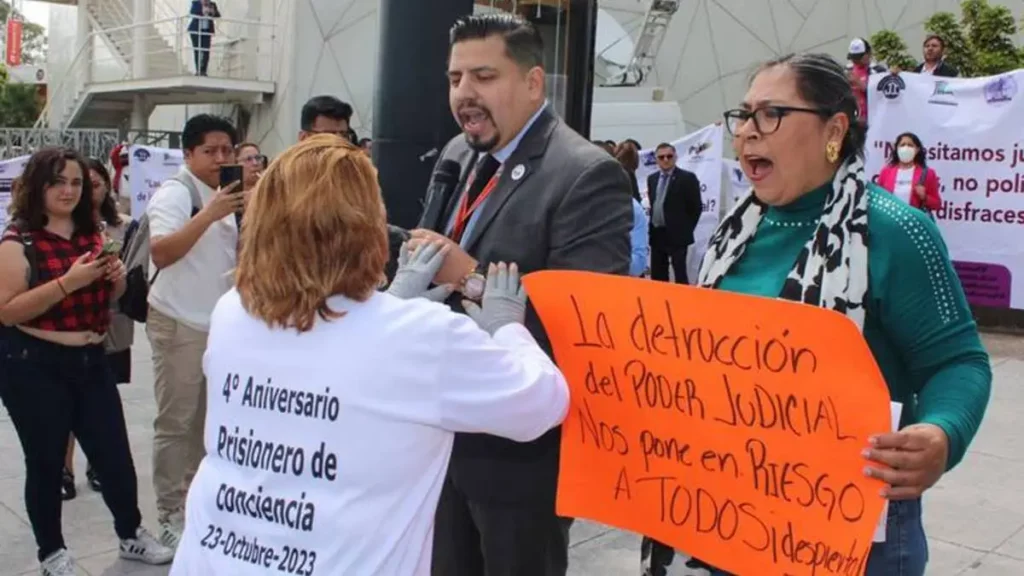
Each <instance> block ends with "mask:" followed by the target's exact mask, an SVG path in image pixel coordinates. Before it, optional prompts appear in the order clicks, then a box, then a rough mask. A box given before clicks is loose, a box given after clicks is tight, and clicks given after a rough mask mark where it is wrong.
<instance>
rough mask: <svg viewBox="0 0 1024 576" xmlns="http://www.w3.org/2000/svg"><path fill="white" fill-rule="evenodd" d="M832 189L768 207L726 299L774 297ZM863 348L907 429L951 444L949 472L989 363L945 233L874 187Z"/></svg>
mask: <svg viewBox="0 0 1024 576" xmlns="http://www.w3.org/2000/svg"><path fill="white" fill-rule="evenodd" d="M830 188H831V183H829V184H826V185H825V186H822V187H820V188H818V189H816V190H814V191H812V192H810V193H809V194H807V195H805V196H803V197H801V198H799V199H798V200H796V201H795V202H793V203H791V204H789V205H787V206H780V207H770V208H769V209H768V211H767V212H766V213H765V215H764V217H763V218H762V219H761V223H760V225H759V226H758V229H757V233H756V234H755V235H754V238H753V239H752V240H751V241H750V244H748V245H747V249H746V252H745V253H744V255H743V257H742V258H741V259H740V260H739V261H738V262H736V263H735V264H734V265H733V267H732V269H731V270H730V271H729V274H728V275H727V276H726V277H725V278H724V279H723V280H722V283H721V285H720V287H721V288H722V289H723V290H729V291H732V292H740V293H743V294H752V295H758V296H768V297H777V296H778V295H779V294H780V293H781V292H782V284H783V282H784V281H785V279H786V276H787V275H788V274H789V271H790V270H791V269H792V267H793V263H794V262H795V261H796V258H797V255H798V254H799V252H800V249H801V248H802V247H803V246H804V244H806V242H807V240H808V239H809V238H810V235H811V233H812V232H813V230H814V226H815V225H816V224H817V222H818V219H819V217H820V216H821V211H822V209H823V207H824V205H825V198H826V196H827V194H828V191H829V190H830ZM868 205H869V207H868V276H869V280H868V293H867V298H866V300H865V308H866V314H865V320H864V339H865V340H866V341H867V343H868V347H869V348H870V349H871V353H872V354H873V355H874V357H875V360H876V361H877V362H878V366H879V368H881V371H882V375H883V376H884V377H885V381H886V383H887V384H888V385H889V392H890V394H891V396H892V399H893V400H894V401H896V402H902V403H903V417H902V421H901V424H900V425H901V427H902V426H907V425H908V424H913V423H917V422H926V423H930V424H935V425H937V426H939V427H941V428H942V429H943V430H944V431H945V432H946V435H947V436H948V437H949V460H948V462H947V465H946V468H947V470H948V469H950V468H952V467H953V466H955V465H956V464H957V463H959V462H960V460H961V459H962V458H963V456H964V453H965V452H966V451H967V446H968V444H970V442H971V439H972V438H973V437H974V434H975V433H976V432H977V431H978V426H979V425H980V424H981V418H982V415H984V413H985V407H986V405H987V404H988V398H989V394H990V392H991V387H992V370H991V366H990V364H989V358H988V354H987V353H986V351H985V348H984V347H983V346H982V344H981V339H980V338H979V336H978V329H977V326H976V325H975V323H974V319H973V317H972V315H971V310H970V308H969V307H968V305H967V298H966V297H965V296H964V291H963V287H962V286H961V285H960V280H959V278H957V275H956V272H955V271H954V269H953V266H952V264H951V263H950V261H949V255H948V253H947V251H946V245H945V243H944V242H943V240H942V237H941V235H940V233H939V230H938V228H937V227H936V226H935V224H934V223H933V222H932V221H931V220H930V219H929V218H928V217H927V215H925V213H924V212H922V211H920V210H918V209H917V208H912V207H911V206H909V205H907V204H905V203H903V202H901V201H900V200H899V199H897V198H894V197H893V196H892V195H891V194H889V193H888V192H886V191H885V190H883V189H881V188H878V187H877V186H875V185H873V184H870V185H869V190H868Z"/></svg>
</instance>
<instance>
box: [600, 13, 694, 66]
mask: <svg viewBox="0 0 1024 576" xmlns="http://www.w3.org/2000/svg"><path fill="white" fill-rule="evenodd" d="M680 1H681V0H651V4H650V6H648V8H647V13H646V14H645V15H644V23H643V27H642V28H641V29H640V34H639V35H638V36H637V39H636V42H634V44H633V57H632V58H630V60H629V64H628V65H627V66H626V69H625V71H623V72H622V74H621V75H620V76H619V78H618V79H617V82H613V83H610V84H617V85H619V86H639V85H641V84H643V82H644V79H646V78H647V77H648V76H649V75H650V73H651V70H653V69H654V62H655V60H656V59H657V57H658V51H660V50H661V43H662V41H664V40H665V33H666V32H667V31H668V26H669V24H670V23H671V22H672V16H674V15H675V13H676V12H677V11H678V10H679V2H680Z"/></svg>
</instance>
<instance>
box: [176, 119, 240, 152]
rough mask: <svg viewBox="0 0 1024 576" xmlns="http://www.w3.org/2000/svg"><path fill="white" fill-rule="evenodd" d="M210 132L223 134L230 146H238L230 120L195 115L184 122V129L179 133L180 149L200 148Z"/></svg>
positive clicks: (236, 136)
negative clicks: (229, 139)
mask: <svg viewBox="0 0 1024 576" xmlns="http://www.w3.org/2000/svg"><path fill="white" fill-rule="evenodd" d="M211 132H223V133H225V134H227V135H228V138H231V145H232V146H237V145H238V131H237V130H235V125H234V124H232V123H231V121H230V120H228V119H227V118H224V117H222V116H214V115H213V114H196V115H195V116H193V117H191V118H189V119H188V122H185V128H184V129H183V130H182V131H181V147H182V148H183V149H185V150H195V149H196V146H202V145H203V142H205V141H206V135H207V134H209V133H211Z"/></svg>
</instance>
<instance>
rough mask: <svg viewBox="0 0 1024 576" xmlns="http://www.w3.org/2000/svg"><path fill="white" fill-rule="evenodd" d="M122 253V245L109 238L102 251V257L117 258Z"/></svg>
mask: <svg viewBox="0 0 1024 576" xmlns="http://www.w3.org/2000/svg"><path fill="white" fill-rule="evenodd" d="M120 253H121V243H120V242H118V241H117V240H114V239H113V238H107V239H106V240H105V241H104V242H103V248H102V249H101V250H100V256H101V257H102V256H117V255H118V254H120Z"/></svg>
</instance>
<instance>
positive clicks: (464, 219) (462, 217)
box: [451, 168, 501, 242]
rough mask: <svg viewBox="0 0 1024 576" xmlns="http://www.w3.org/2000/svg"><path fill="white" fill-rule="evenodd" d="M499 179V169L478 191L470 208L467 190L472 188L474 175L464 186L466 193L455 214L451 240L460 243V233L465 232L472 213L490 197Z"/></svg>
mask: <svg viewBox="0 0 1024 576" xmlns="http://www.w3.org/2000/svg"><path fill="white" fill-rule="evenodd" d="M500 177H501V169H500V168H499V169H498V170H497V171H496V172H495V173H494V176H491V179H490V180H488V181H487V185H486V186H484V189H483V190H481V191H480V195H479V196H477V197H476V200H474V201H473V205H472V206H469V189H470V188H471V187H472V186H473V180H475V179H476V176H475V175H474V177H473V178H471V179H470V180H469V182H468V183H467V184H466V193H465V194H463V195H462V200H461V201H459V210H458V211H457V212H456V213H455V224H454V225H453V226H452V234H451V238H452V240H455V241H456V242H462V233H463V232H464V231H465V230H466V224H467V223H468V222H469V219H470V218H471V217H472V216H473V212H475V211H476V209H477V208H479V207H480V205H481V204H483V202H484V200H486V199H487V197H488V196H490V194H491V191H492V190H494V188H495V187H496V186H497V185H498V180H499V178H500Z"/></svg>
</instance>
